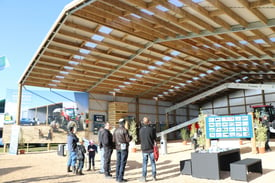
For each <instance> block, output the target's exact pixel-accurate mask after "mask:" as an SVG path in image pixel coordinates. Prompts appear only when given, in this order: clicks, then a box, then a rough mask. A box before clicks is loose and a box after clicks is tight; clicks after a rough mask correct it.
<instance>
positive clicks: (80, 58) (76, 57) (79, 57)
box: [73, 55, 85, 60]
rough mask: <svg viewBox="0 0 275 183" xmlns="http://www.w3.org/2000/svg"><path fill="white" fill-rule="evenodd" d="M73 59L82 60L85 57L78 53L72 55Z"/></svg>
mask: <svg viewBox="0 0 275 183" xmlns="http://www.w3.org/2000/svg"><path fill="white" fill-rule="evenodd" d="M73 57H74V58H75V59H79V60H83V59H84V58H85V57H83V56H80V55H74V56H73Z"/></svg>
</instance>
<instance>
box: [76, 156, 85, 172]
mask: <svg viewBox="0 0 275 183" xmlns="http://www.w3.org/2000/svg"><path fill="white" fill-rule="evenodd" d="M83 166H84V159H83V160H78V164H77V170H82V169H83Z"/></svg>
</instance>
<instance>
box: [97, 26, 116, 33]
mask: <svg viewBox="0 0 275 183" xmlns="http://www.w3.org/2000/svg"><path fill="white" fill-rule="evenodd" d="M98 31H99V32H102V33H105V34H110V33H111V32H112V31H113V29H111V28H109V27H105V26H103V27H100V29H99V30H98Z"/></svg>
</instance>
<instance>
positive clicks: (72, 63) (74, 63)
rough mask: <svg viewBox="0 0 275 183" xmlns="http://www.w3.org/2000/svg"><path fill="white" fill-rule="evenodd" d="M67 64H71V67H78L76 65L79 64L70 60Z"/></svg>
mask: <svg viewBox="0 0 275 183" xmlns="http://www.w3.org/2000/svg"><path fill="white" fill-rule="evenodd" d="M69 64H71V65H78V64H79V62H76V61H72V60H70V61H69Z"/></svg>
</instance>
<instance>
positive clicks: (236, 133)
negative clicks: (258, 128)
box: [206, 115, 253, 139]
mask: <svg viewBox="0 0 275 183" xmlns="http://www.w3.org/2000/svg"><path fill="white" fill-rule="evenodd" d="M251 137H253V129H252V116H251V115H231V116H208V117H206V138H208V139H217V138H251Z"/></svg>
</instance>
